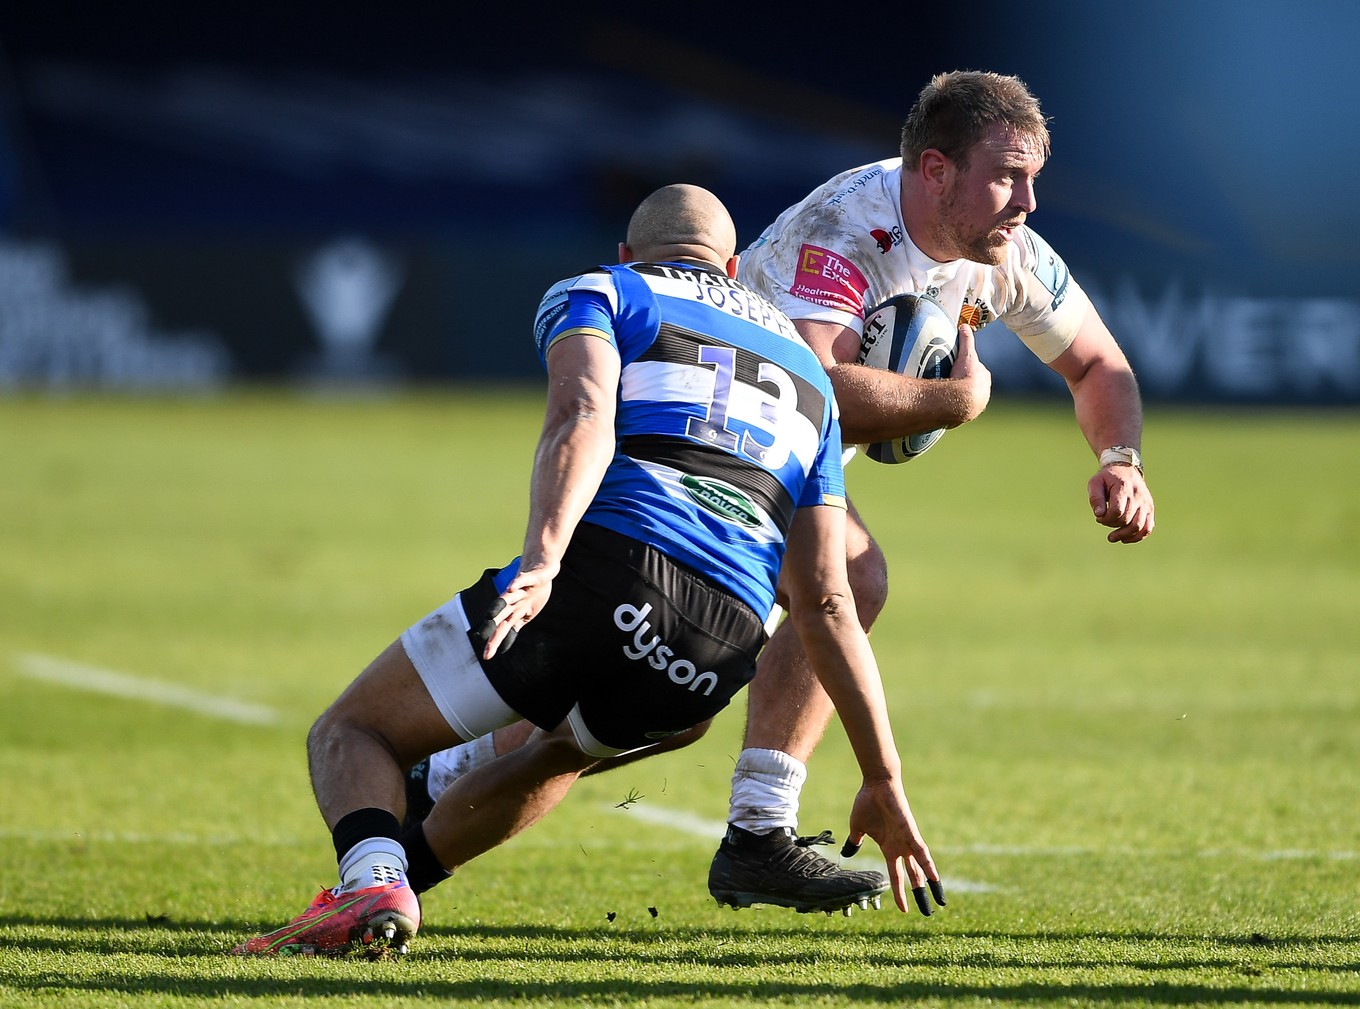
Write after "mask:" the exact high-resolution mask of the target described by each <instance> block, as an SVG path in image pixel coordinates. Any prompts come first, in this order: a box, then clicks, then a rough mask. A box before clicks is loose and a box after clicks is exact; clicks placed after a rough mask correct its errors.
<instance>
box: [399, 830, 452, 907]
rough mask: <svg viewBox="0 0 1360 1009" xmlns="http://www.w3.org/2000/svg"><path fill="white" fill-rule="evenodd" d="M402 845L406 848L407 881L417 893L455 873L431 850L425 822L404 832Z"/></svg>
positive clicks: (430, 888)
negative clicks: (445, 866) (426, 835)
mask: <svg viewBox="0 0 1360 1009" xmlns="http://www.w3.org/2000/svg"><path fill="white" fill-rule="evenodd" d="M401 846H402V847H403V848H405V849H406V882H407V883H409V884H410V886H411V889H412V890H414V891H415V892H416V893H424V892H425V891H426V890H432V889H434V887H436V886H438V885H439V884H440V883H442V882H444V880H446V879H448V878H449V877H450V876H452V875H453V873H451V872H449V870H448V869H445V868H444V866H443V865H441V864H440V862H439V859H437V858H435V856H434V852H433V851H431V850H430V842H429V841H427V840H425V825H424V824H421V823H418V824H416V825H415V826H414V827H412V828H411V829H410V830H408V831H407V832H406V833H405V834H402V835H401Z"/></svg>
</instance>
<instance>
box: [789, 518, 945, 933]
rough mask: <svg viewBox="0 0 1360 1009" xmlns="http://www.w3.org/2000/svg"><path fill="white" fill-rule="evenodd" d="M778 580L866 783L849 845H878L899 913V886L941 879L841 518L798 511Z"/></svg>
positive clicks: (902, 890) (901, 896) (853, 818)
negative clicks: (914, 808) (896, 737)
mask: <svg viewBox="0 0 1360 1009" xmlns="http://www.w3.org/2000/svg"><path fill="white" fill-rule="evenodd" d="M781 578H782V579H783V580H784V582H785V584H786V585H787V587H788V594H789V619H790V620H791V621H793V623H794V626H795V628H796V629H797V631H798V635H799V638H800V639H801V641H802V643H803V648H804V650H805V651H806V653H807V657H808V660H809V662H810V663H811V665H812V668H813V671H814V672H815V673H816V674H817V678H818V679H819V680H820V681H821V683H822V686H823V687H824V688H825V689H826V692H827V694H828V695H829V696H830V698H831V700H832V702H833V703H834V704H835V706H836V711H837V712H838V714H839V715H840V719H841V724H842V725H843V727H844V728H845V733H846V735H847V736H848V737H849V739H850V745H851V748H852V749H853V750H854V752H855V759H856V760H857V761H858V763H859V766H860V772H861V774H862V775H863V778H864V782H863V787H862V788H861V789H860V792H859V794H858V796H856V798H855V804H854V808H853V809H852V811H851V816H850V840H851V841H852V842H855V843H858V842H859V841H860V840H862V839H863V838H864V836H865V835H866V834H867V835H869V836H870V837H872V838H873V839H874V840H875V841H876V842H877V843H878V846H879V848H880V849H881V850H882V852H883V855H884V857H885V858H886V859H887V862H888V872H889V877H890V879H891V882H892V888H893V896H894V898H895V900H896V901H897V906H898V907H899V908H901V909H902V910H903V911H905V910H907V902H906V901H907V898H906V888H905V880H906V879H909V880H910V881H911V887H912V889H913V890H916V889H919V888H920V887H923V886H925V881H926V880H927V879H929V880H934V881H938V880H939V872H938V871H937V870H936V868H935V864H934V861H933V860H932V859H931V856H930V849H929V848H927V847H926V843H925V841H924V840H923V839H922V837H921V834H920V831H919V830H918V829H917V826H916V821H915V819H914V818H913V816H912V812H911V807H910V806H909V805H908V803H907V797H906V795H905V794H904V793H903V791H902V781H901V778H902V763H901V758H900V757H899V756H898V754H897V749H896V745H895V743H894V742H893V734H892V727H891V725H890V724H889V721H888V710H887V704H886V701H885V700H884V696H883V683H882V680H881V679H880V677H879V672H878V664H877V662H876V661H875V659H874V653H873V650H872V649H871V648H870V646H869V639H868V636H867V635H866V634H865V633H864V629H863V628H862V627H860V623H859V618H858V616H857V614H856V610H855V600H854V596H853V595H852V594H851V590H850V583H849V580H848V577H847V575H846V572H845V512H844V511H842V510H841V509H838V508H833V507H830V506H819V507H814V508H800V509H799V510H798V513H797V514H796V515H795V517H794V522H793V527H792V529H791V531H790V535H789V541H788V553H787V555H786V556H785V558H784V565H783V573H782V576H781ZM904 877H905V878H904ZM923 910H924V907H923Z"/></svg>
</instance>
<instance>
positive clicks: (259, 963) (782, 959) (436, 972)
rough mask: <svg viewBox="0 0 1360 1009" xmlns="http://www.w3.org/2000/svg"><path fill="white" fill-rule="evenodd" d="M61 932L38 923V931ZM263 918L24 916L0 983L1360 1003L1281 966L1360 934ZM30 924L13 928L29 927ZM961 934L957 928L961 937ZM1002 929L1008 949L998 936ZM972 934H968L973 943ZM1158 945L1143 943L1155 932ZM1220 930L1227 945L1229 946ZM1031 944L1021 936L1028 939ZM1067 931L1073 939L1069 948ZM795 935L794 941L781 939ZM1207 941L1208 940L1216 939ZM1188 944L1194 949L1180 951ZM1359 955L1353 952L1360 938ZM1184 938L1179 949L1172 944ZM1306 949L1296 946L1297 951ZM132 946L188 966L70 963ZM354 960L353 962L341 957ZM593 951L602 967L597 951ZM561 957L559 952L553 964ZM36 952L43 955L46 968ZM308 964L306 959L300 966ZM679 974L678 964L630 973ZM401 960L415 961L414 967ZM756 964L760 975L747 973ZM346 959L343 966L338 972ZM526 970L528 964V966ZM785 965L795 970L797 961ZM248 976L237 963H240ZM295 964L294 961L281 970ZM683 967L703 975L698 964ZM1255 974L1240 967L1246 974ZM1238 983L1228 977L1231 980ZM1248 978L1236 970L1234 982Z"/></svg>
mask: <svg viewBox="0 0 1360 1009" xmlns="http://www.w3.org/2000/svg"><path fill="white" fill-rule="evenodd" d="M29 929H32V930H42V931H45V932H48V933H51V934H31V933H30V934H24V933H25V930H29ZM253 929H254V925H251V924H246V923H242V922H224V921H179V922H166V921H164V920H161V919H149V920H145V921H141V920H137V919H108V918H93V919H89V918H48V919H36V918H32V919H24V918H18V919H10V920H9V921H8V922H6V924H5V927H4V929H3V931H4V933H8V934H5V935H4V937H3V939H0V945H3V946H4V947H5V948H6V949H7V950H9V951H11V952H17V951H29V952H31V953H36V954H39V955H44V954H46V955H51V956H53V957H57V956H61V957H63V961H64V962H62V963H58V962H56V961H55V960H54V961H53V962H52V963H51V965H50V966H45V965H43V964H42V963H41V962H39V963H37V964H33V963H31V962H30V966H29V969H28V970H27V971H26V973H25V975H24V976H22V977H12V976H11V977H5V976H4V972H2V971H0V979H3V981H0V984H4V985H7V986H8V988H9V989H10V990H11V991H15V992H30V993H33V994H35V995H39V996H41V995H43V994H55V993H57V992H67V991H69V992H89V991H99V992H105V993H109V992H121V993H126V994H129V995H153V994H159V995H174V996H179V997H184V996H212V997H217V998H222V997H228V996H230V997H232V998H234V999H250V998H266V997H278V996H281V995H302V994H304V993H305V995H306V996H307V997H309V998H312V997H317V996H344V997H356V996H357V997H364V998H372V999H395V998H410V999H413V1000H414V999H417V998H422V999H429V998H435V999H443V1000H448V1001H469V1002H472V1001H478V1002H484V1001H487V1000H491V999H500V1000H506V1001H516V1002H544V1003H548V1002H552V1003H557V1002H561V1001H563V1000H566V999H585V1000H589V1001H611V1002H613V1001H627V1002H637V1001H642V1000H646V999H661V998H674V999H681V1000H686V1001H689V1000H695V1001H698V1000H709V999H715V1000H716V999H721V1000H732V1001H737V1002H755V1001H770V1000H795V999H796V1000H799V1001H802V1000H812V999H825V1000H828V1001H835V1002H838V1003H839V1002H845V1001H854V1002H864V1003H875V1004H890V1003H892V1004H895V1003H902V1002H909V1001H913V1000H921V999H954V1000H957V999H978V1000H984V999H985V1000H988V1001H990V1002H993V1003H996V1002H1001V1003H1006V1002H1011V1003H1018V1004H1029V1003H1045V1004H1053V1003H1059V1002H1070V1001H1079V1002H1084V1003H1090V1004H1110V1005H1119V1004H1122V1003H1127V1002H1131V1001H1132V1002H1139V1003H1148V1004H1154V1005H1168V1006H1172V1005H1187V1004H1199V1005H1231V1004H1237V1003H1251V1004H1257V1005H1261V1004H1267V1005H1269V1004H1277V1003H1278V1004H1285V1003H1290V1004H1298V1005H1360V990H1357V991H1318V990H1311V991H1310V990H1307V989H1305V988H1303V987H1302V986H1301V985H1300V984H1298V981H1299V978H1298V977H1297V976H1292V977H1291V978H1290V984H1289V985H1288V986H1285V985H1277V984H1275V983H1274V979H1273V978H1271V977H1270V976H1269V975H1270V973H1272V972H1273V971H1276V970H1289V971H1290V972H1291V974H1295V973H1296V972H1297V971H1298V970H1303V971H1307V972H1319V973H1329V974H1330V973H1333V972H1335V973H1338V974H1355V975H1357V976H1358V977H1360V936H1307V935H1275V936H1264V935H1259V934H1256V935H1246V936H1199V937H1185V936H1180V937H1178V936H1167V935H1162V934H1157V933H1115V932H1110V933H1099V932H1080V931H1070V932H1058V931H1050V932H1034V933H1005V932H985V931H984V932H958V933H950V932H945V931H932V932H930V933H921V932H910V933H891V934H884V933H882V932H864V933H860V934H858V935H847V934H846V933H845V932H843V931H837V932H830V931H828V932H826V933H821V934H819V933H809V931H808V930H807V929H806V928H804V927H782V928H781V927H768V926H764V925H763V923H761V925H760V926H759V927H756V928H749V927H730V928H722V927H720V928H688V927H679V928H677V927H674V926H671V925H667V926H665V927H659V928H657V929H645V928H644V929H637V928H633V927H626V928H612V927H589V928H581V927H575V928H572V927H565V928H562V927H551V926H542V925H525V926H504V925H501V926H485V927H482V926H476V927H474V926H452V927H448V926H446V927H438V926H435V927H431V928H428V929H424V930H422V932H421V935H420V939H421V940H424V941H423V942H421V943H420V946H418V947H417V948H416V950H415V952H413V954H412V955H410V956H409V957H407V958H406V959H404V960H402V961H399V962H397V963H395V964H391V963H389V964H385V965H381V967H382V969H381V970H379V969H374V970H373V972H372V973H373V975H374V976H372V977H364V976H355V973H354V972H355V969H356V968H357V969H358V970H360V971H362V970H364V969H365V968H369V967H373V968H377V967H378V966H379V965H369V964H365V963H363V962H362V961H356V960H344V961H327V960H316V961H310V960H308V961H299V960H296V959H289V958H278V959H269V960H237V959H235V958H231V957H228V956H226V955H225V954H226V952H227V950H229V949H230V948H231V946H232V945H234V944H235V943H236V942H238V941H240V939H241V938H243V937H244V936H247V935H250V934H252V932H253ZM16 932H17V933H19V934H15V933H16ZM951 940H956V941H957V942H951ZM988 942H994V943H995V944H996V949H995V950H994V951H989V950H987V949H986V944H987V943H988ZM1093 943H1104V944H1108V946H1107V952H1108V953H1109V954H1110V955H1108V956H1101V957H1092V956H1090V955H1089V951H1090V949H1091V945H1092V944H1093ZM965 945H966V947H967V948H966V949H960V948H958V947H959V946H965ZM1144 945H1146V946H1147V949H1146V950H1141V951H1140V947H1141V946H1144ZM1215 945H1218V946H1221V947H1226V948H1227V949H1226V950H1224V951H1223V952H1222V955H1216V954H1214V953H1213V947H1214V946H1215ZM1017 946H1019V947H1021V949H1020V950H1018V951H1017V949H1016V947H1017ZM1064 946H1070V948H1067V949H1064ZM781 947H784V948H786V949H787V953H784V952H781V951H780V950H781ZM1205 947H1208V948H1207V949H1206V948H1205ZM1242 947H1251V948H1252V949H1253V950H1259V951H1260V953H1261V955H1262V956H1264V957H1266V958H1267V960H1269V958H1270V954H1271V953H1272V952H1273V953H1274V954H1276V955H1278V956H1280V957H1282V958H1283V960H1285V961H1287V962H1286V963H1284V964H1282V965H1281V964H1269V963H1267V965H1266V966H1264V967H1259V968H1254V967H1253V965H1252V963H1251V962H1249V960H1250V958H1248V960H1244V959H1243V957H1242V955H1241V954H1240V953H1238V954H1236V955H1233V954H1231V952H1230V951H1231V950H1233V949H1241V948H1242ZM1322 947H1330V948H1340V949H1341V950H1342V955H1343V958H1344V959H1346V960H1347V961H1348V962H1347V963H1344V964H1335V963H1333V964H1331V965H1317V964H1315V963H1313V962H1310V961H1309V958H1308V957H1307V956H1306V955H1300V954H1306V952H1307V951H1309V950H1312V951H1314V952H1316V951H1317V950H1318V949H1319V948H1322ZM1178 948H1179V949H1181V951H1182V953H1183V956H1181V957H1176V956H1175V955H1174V952H1175V951H1176V950H1177V949H1178ZM1348 948H1349V949H1354V950H1355V951H1356V952H1357V955H1356V956H1347V955H1346V950H1347V949H1348ZM1168 953H1172V954H1173V955H1172V956H1167V955H1166V954H1168ZM1291 953H1292V954H1295V955H1293V956H1291V955H1290V954H1291ZM91 955H118V956H137V955H142V956H155V957H158V958H175V959H176V963H177V968H176V969H173V970H172V969H164V970H161V969H156V968H154V966H147V967H146V969H143V965H142V964H141V963H140V962H139V961H125V962H120V964H119V969H118V970H117V971H112V970H110V971H99V972H97V976H84V977H82V976H80V974H81V972H80V971H78V970H74V971H73V970H69V969H66V968H68V967H69V966H70V962H69V961H67V960H65V957H68V956H75V957H81V956H91ZM205 957H206V958H210V959H211V960H212V963H211V965H210V966H205V968H204V969H203V970H202V972H201V975H200V976H195V974H194V971H193V969H192V967H191V969H190V970H189V971H188V972H187V973H185V972H184V971H183V969H182V968H184V967H185V966H186V961H189V960H192V959H193V958H205ZM526 960H533V961H537V962H539V963H541V964H543V965H544V968H545V969H544V971H543V973H545V974H552V975H563V974H570V973H572V966H571V965H587V966H586V968H585V969H584V970H583V971H582V973H584V974H587V975H590V977H589V978H588V979H582V980H553V981H542V980H535V979H534V978H533V977H531V976H529V977H519V978H515V979H503V978H497V977H494V976H487V974H493V973H495V972H494V971H486V972H481V971H479V972H478V975H479V976H478V977H476V978H474V979H463V978H458V979H450V978H448V977H442V978H441V977H440V974H441V972H442V971H443V970H444V969H445V968H446V965H449V964H457V965H459V967H460V969H461V968H462V966H463V965H465V964H467V963H477V962H481V963H484V964H488V965H490V964H493V963H497V962H501V961H503V962H505V963H507V964H510V965H513V964H521V965H522V964H523V963H524V961H526ZM342 964H343V965H345V966H344V967H342V966H341V965H342ZM591 964H594V965H595V966H594V968H593V969H592V968H590V967H589V965H591ZM553 965H561V966H560V967H558V968H556V969H554V967H553ZM789 965H792V966H798V965H802V966H804V967H806V969H807V973H808V975H809V976H810V977H812V978H813V979H811V980H798V979H794V980H786V979H781V980H769V979H768V978H766V977H763V976H759V975H760V974H761V973H763V972H764V971H767V970H769V969H770V968H772V967H774V968H777V967H786V966H789ZM34 967H36V968H37V969H36V970H35V969H33V968H34ZM299 968H301V969H303V970H305V973H302V974H299ZM713 968H719V969H722V970H723V971H724V972H725V973H724V976H723V977H721V978H719V979H695V977H694V975H696V974H699V973H701V972H704V971H707V970H710V969H713ZM1128 969H1136V970H1141V971H1147V972H1149V973H1150V975H1151V976H1150V977H1149V979H1148V980H1147V981H1146V982H1145V983H1127V982H1125V983H1115V984H1100V983H1081V982H1074V981H1071V980H1069V979H1066V978H1063V977H1060V976H1055V977H1054V978H1053V979H1052V980H1044V979H1042V978H1040V977H1037V976H1036V977H1035V978H1034V979H1032V980H1022V981H1008V982H998V983H992V982H990V981H989V980H988V979H987V977H986V974H985V972H986V971H989V970H997V971H999V970H1007V971H1015V970H1026V971H1030V972H1033V973H1034V974H1035V975H1040V974H1042V973H1043V972H1051V973H1053V974H1054V975H1061V974H1062V972H1064V971H1074V970H1081V971H1089V970H1097V971H1099V970H1124V971H1127V970H1128ZM510 970H511V972H513V971H514V968H513V967H511V968H510ZM614 970H617V971H618V972H619V973H620V974H623V975H627V974H630V973H631V974H633V975H637V974H640V973H651V974H653V975H656V974H658V973H660V974H665V973H666V972H668V971H670V972H673V973H674V974H675V975H676V976H675V977H674V978H673V979H672V978H666V977H660V978H657V977H652V978H639V977H636V976H633V977H629V976H620V977H618V978H603V979H602V978H601V977H600V975H601V974H607V973H609V972H610V971H614ZM847 970H855V971H856V976H858V977H860V978H863V977H865V976H866V975H867V976H877V977H878V978H879V980H877V981H864V980H860V981H856V982H853V983H844V982H838V981H836V980H832V979H830V978H828V979H827V980H817V979H816V978H817V977H818V976H819V975H820V976H826V975H836V974H842V975H844V974H845V972H846V971H847ZM904 970H912V971H914V972H922V971H927V972H928V971H932V970H940V971H944V970H948V971H949V972H950V973H951V975H952V976H953V978H954V979H951V980H949V981H944V980H938V981H937V980H932V979H931V978H930V977H929V976H925V977H914V978H909V979H904V978H902V977H901V975H900V974H898V975H897V976H894V974H893V972H894V971H898V972H900V971H904ZM960 970H964V971H967V970H974V971H977V972H979V974H978V977H977V978H976V979H975V980H972V981H969V980H957V977H958V973H959V971H960ZM1196 970H1199V971H1203V972H1205V973H1206V974H1210V975H1213V977H1214V978H1216V979H1217V981H1216V982H1215V981H1214V980H1209V981H1206V982H1204V983H1196V982H1190V983H1187V982H1184V981H1176V982H1171V983H1168V982H1167V981H1163V980H1158V979H1157V977H1156V975H1157V973H1160V972H1165V971H1196ZM394 971H395V972H396V974H397V975H400V974H409V975H410V977H409V980H408V979H404V978H402V977H400V976H394ZM746 971H750V972H751V974H752V975H755V976H745V972H746ZM342 972H343V976H339V975H340V974H341V973H342ZM520 973H523V971H522V970H521V971H520ZM782 973H785V974H787V973H788V971H787V970H785V971H783V972H782ZM231 975H235V976H231ZM281 975H284V976H281ZM685 975H689V977H686V976H685ZM1244 977H1245V978H1251V979H1252V980H1250V981H1242V980H1241V979H1243V978H1244ZM1225 982H1226V983H1225ZM1234 982H1238V983H1234Z"/></svg>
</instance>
